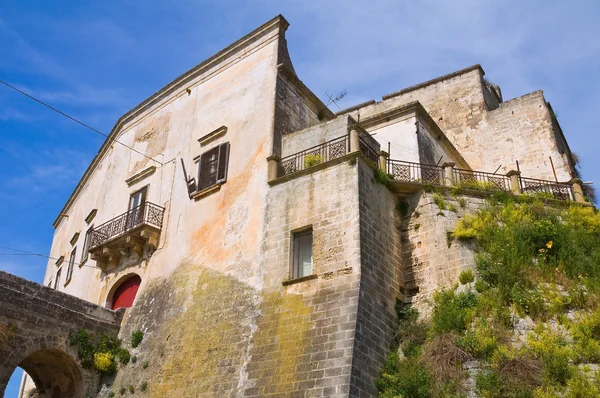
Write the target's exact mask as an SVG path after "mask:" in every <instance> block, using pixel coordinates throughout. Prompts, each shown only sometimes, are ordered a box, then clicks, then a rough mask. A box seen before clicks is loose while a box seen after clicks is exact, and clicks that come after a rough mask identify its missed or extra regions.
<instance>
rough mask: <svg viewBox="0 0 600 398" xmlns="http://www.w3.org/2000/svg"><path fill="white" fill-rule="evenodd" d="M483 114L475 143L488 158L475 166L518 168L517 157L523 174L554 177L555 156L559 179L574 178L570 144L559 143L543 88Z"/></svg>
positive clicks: (478, 150) (550, 178) (535, 176)
mask: <svg viewBox="0 0 600 398" xmlns="http://www.w3.org/2000/svg"><path fill="white" fill-rule="evenodd" d="M483 116H484V117H483V119H482V120H481V123H480V127H479V128H480V130H481V133H480V134H479V139H478V140H477V143H476V145H475V147H478V149H476V152H477V153H481V154H485V156H486V159H485V160H484V159H481V160H480V162H479V163H478V164H476V165H474V166H473V167H474V168H477V167H484V165H485V164H487V165H489V166H492V165H494V164H495V165H496V167H498V166H500V165H502V166H503V167H502V168H501V171H505V172H506V171H508V170H515V169H516V163H515V162H516V161H517V160H518V161H519V167H520V169H521V175H522V176H524V177H532V178H541V179H547V180H554V174H553V172H552V165H551V163H550V159H549V157H552V161H553V163H554V167H555V168H556V174H557V177H558V180H559V181H564V182H566V181H569V180H570V179H571V178H572V176H571V167H570V166H569V153H568V152H567V151H568V148H565V147H559V143H560V141H557V139H556V138H557V137H556V132H555V127H554V125H553V120H552V119H553V117H552V115H551V114H550V109H549V108H548V105H547V104H546V100H545V99H544V94H543V93H542V92H541V91H535V92H533V93H531V94H527V95H524V96H522V97H518V98H515V99H512V100H510V101H506V102H503V103H501V104H500V106H499V107H498V108H497V109H495V110H493V111H489V112H485V113H484V115H483ZM557 127H558V126H557ZM489 166H488V167H489ZM488 170H491V169H488ZM492 171H493V170H492Z"/></svg>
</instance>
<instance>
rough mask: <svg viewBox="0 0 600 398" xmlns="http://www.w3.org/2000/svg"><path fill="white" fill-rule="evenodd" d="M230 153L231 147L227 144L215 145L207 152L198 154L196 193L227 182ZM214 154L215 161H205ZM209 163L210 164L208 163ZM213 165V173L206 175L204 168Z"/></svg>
mask: <svg viewBox="0 0 600 398" xmlns="http://www.w3.org/2000/svg"><path fill="white" fill-rule="evenodd" d="M230 152H231V145H230V144H229V142H224V143H222V144H219V145H216V146H214V147H212V148H210V149H209V150H207V151H204V152H203V153H202V154H200V155H199V156H198V157H197V159H198V187H197V191H198V192H200V191H203V190H205V189H209V188H211V187H214V186H216V185H220V184H224V183H225V182H226V181H227V172H228V170H229V154H230ZM213 153H214V154H216V159H215V160H214V161H212V162H210V161H209V160H207V157H208V156H212V154H213ZM209 162H210V163H209ZM211 163H214V164H215V171H214V172H210V174H209V175H206V174H205V173H206V167H207V166H210V167H211V168H212V164H211Z"/></svg>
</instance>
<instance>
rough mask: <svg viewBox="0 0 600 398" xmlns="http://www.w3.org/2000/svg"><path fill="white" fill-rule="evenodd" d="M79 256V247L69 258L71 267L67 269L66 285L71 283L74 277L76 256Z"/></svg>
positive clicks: (74, 249)
mask: <svg viewBox="0 0 600 398" xmlns="http://www.w3.org/2000/svg"><path fill="white" fill-rule="evenodd" d="M76 254H77V246H75V247H74V248H73V251H72V252H71V255H70V256H69V266H68V267H67V279H66V280H65V285H66V284H67V283H69V281H70V280H71V277H72V276H73V265H74V264H75V256H76Z"/></svg>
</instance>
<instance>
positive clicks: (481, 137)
mask: <svg viewBox="0 0 600 398" xmlns="http://www.w3.org/2000/svg"><path fill="white" fill-rule="evenodd" d="M412 101H419V102H420V103H421V104H422V105H423V106H424V107H425V109H426V110H427V112H428V113H429V114H430V115H431V117H432V119H433V120H434V121H435V123H437V125H438V126H439V127H440V128H441V129H442V130H443V132H444V133H445V134H446V136H447V137H448V138H449V139H450V141H451V142H452V143H453V144H454V146H455V147H456V148H457V149H458V151H459V152H460V153H461V155H462V156H463V157H464V158H465V160H466V161H467V162H468V163H469V164H470V165H471V167H472V168H473V169H475V170H481V171H488V172H493V171H495V170H496V169H497V168H498V167H499V166H502V167H501V168H500V172H504V173H505V172H508V171H509V170H513V169H516V164H515V161H516V160H518V161H519V164H520V166H521V170H522V171H523V174H522V175H523V176H525V177H532V178H541V179H546V180H554V174H553V172H552V168H551V166H550V161H549V159H548V156H552V160H553V162H554V166H555V167H556V170H557V174H558V178H559V180H562V181H568V180H569V179H570V178H571V174H570V173H571V171H572V168H571V166H570V161H569V156H570V153H568V147H566V145H565V144H564V138H563V137H562V134H561V133H559V132H557V131H556V130H557V128H555V127H553V125H552V124H553V120H552V118H551V115H550V110H549V107H548V105H547V103H546V101H545V99H544V97H543V94H542V92H541V91H536V92H534V93H531V94H527V95H524V96H522V97H518V98H515V99H513V100H510V101H506V102H502V103H498V101H497V98H496V97H495V96H494V95H493V94H492V93H490V92H489V89H488V88H487V87H486V86H485V83H484V82H483V70H482V69H481V67H480V66H479V65H476V66H474V67H471V68H467V69H464V70H462V71H458V72H455V73H453V74H450V75H448V76H444V77H441V78H438V79H435V80H434V81H433V82H432V83H429V82H426V83H423V84H421V85H418V86H415V87H409V88H407V89H404V90H401V91H399V92H397V93H393V94H390V95H387V96H384V97H383V101H380V102H377V103H375V104H371V105H367V106H365V107H363V108H360V109H357V110H353V111H352V112H350V115H352V116H353V117H355V118H356V117H357V115H358V114H359V113H360V117H361V119H362V118H369V117H374V116H376V115H377V114H379V113H381V112H385V111H386V110H388V109H392V108H394V107H397V106H399V105H402V104H406V103H409V102H412Z"/></svg>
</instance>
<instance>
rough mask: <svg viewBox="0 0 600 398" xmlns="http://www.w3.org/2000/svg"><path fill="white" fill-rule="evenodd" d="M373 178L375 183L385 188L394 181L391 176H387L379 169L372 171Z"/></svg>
mask: <svg viewBox="0 0 600 398" xmlns="http://www.w3.org/2000/svg"><path fill="white" fill-rule="evenodd" d="M373 176H374V177H375V181H377V182H378V183H380V184H382V185H386V186H387V185H389V184H390V183H391V182H392V180H393V179H394V175H393V174H388V173H386V172H385V171H383V170H381V169H380V168H379V167H376V168H374V169H373ZM405 203H406V202H405Z"/></svg>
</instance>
